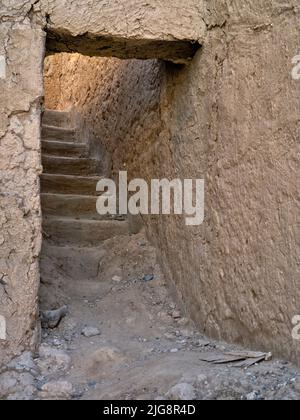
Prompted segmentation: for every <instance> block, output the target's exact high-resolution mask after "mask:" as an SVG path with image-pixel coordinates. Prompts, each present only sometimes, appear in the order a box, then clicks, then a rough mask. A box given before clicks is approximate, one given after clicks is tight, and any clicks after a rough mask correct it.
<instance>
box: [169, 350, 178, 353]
mask: <svg viewBox="0 0 300 420" xmlns="http://www.w3.org/2000/svg"><path fill="white" fill-rule="evenodd" d="M178 352H179V350H178V349H171V350H170V353H178Z"/></svg>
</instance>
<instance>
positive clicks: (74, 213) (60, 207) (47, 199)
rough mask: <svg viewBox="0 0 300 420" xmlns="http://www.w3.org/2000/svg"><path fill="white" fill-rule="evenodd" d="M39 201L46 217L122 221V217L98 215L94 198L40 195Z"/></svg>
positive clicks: (68, 195)
mask: <svg viewBox="0 0 300 420" xmlns="http://www.w3.org/2000/svg"><path fill="white" fill-rule="evenodd" d="M41 200H42V209H43V214H44V215H47V216H57V217H59V216H63V217H73V218H76V219H90V220H124V217H122V216H119V215H100V214H98V213H97V209H96V203H97V197H96V196H90V195H76V194H50V193H42V194H41Z"/></svg>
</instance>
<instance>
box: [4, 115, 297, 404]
mask: <svg viewBox="0 0 300 420" xmlns="http://www.w3.org/2000/svg"><path fill="white" fill-rule="evenodd" d="M45 122H46V123H47V124H45ZM77 140H78V139H76V132H75V130H74V129H72V128H70V127H68V115H67V114H66V113H61V114H58V113H57V112H56V113H55V112H54V113H48V114H47V115H46V118H45V119H44V127H43V164H44V174H43V177H42V207H43V216H44V225H43V232H44V244H43V252H42V259H41V291H40V299H41V309H42V313H41V315H42V323H43V330H42V345H41V347H40V349H39V353H38V354H37V355H32V354H30V353H25V354H24V355H23V356H21V357H20V358H18V359H16V360H15V361H13V362H12V363H11V364H10V365H9V366H8V367H7V368H6V369H5V371H4V372H3V373H2V375H1V376H0V378H1V380H0V398H2V399H112V400H115V399H127V400H136V399H157V400H159V399H170V400H186V399H201V400H202V399H245V400H247V399H248V400H256V399H277V398H278V399H299V397H300V372H299V370H296V369H295V368H294V367H293V366H292V365H290V364H288V363H285V362H280V361H272V360H269V358H270V355H267V356H266V359H267V361H263V362H262V363H260V364H254V365H253V366H249V367H248V368H245V364H244V363H245V362H244V361H243V363H242V364H240V365H236V364H235V362H234V359H237V360H236V361H238V359H239V358H238V357H237V356H236V355H237V352H241V351H242V350H241V349H239V348H235V347H234V346H228V345H226V344H224V343H220V342H215V341H213V340H209V339H207V338H206V337H203V336H202V335H201V334H200V333H199V332H198V331H197V330H196V329H195V326H194V325H193V324H192V322H191V321H190V320H189V319H188V318H187V317H186V315H185V314H183V313H182V312H181V311H180V310H179V309H178V307H177V306H176V304H175V303H174V301H173V300H172V298H171V296H170V293H169V291H168V289H167V285H166V283H165V280H164V276H163V274H162V272H161V270H160V267H159V265H158V264H157V260H156V253H155V250H154V248H153V247H151V246H150V244H149V243H148V241H147V240H146V238H145V235H144V233H143V232H141V233H139V234H137V235H131V234H130V233H129V229H128V224H127V222H126V220H124V219H123V220H112V219H107V218H106V219H103V218H102V219H101V217H100V216H97V214H96V211H95V207H96V196H95V191H96V183H97V180H98V179H99V175H98V176H97V174H99V172H100V171H101V164H100V162H98V161H91V160H90V159H89V156H88V150H87V147H86V145H85V144H82V143H80V142H78V141H77ZM58 308H62V309H61V312H57V313H54V314H53V313H48V312H46V310H53V309H58ZM55 316H56V317H55ZM56 324H57V325H56ZM49 327H51V328H49ZM53 327H55V328H53ZM228 352H235V353H234V355H235V356H233V357H232V363H231V364H230V363H224V360H223V359H224V358H225V359H226V358H227V359H228V357H229V355H228ZM243 352H244V351H243ZM231 356H232V355H231ZM252 356H253V354H252ZM257 358H261V356H260V357H259V354H258V355H257ZM240 359H243V357H240ZM249 360H250V361H251V358H250V359H249V358H248V361H249ZM213 361H219V362H221V363H220V364H213V363H211V362H213ZM227 361H228V360H227Z"/></svg>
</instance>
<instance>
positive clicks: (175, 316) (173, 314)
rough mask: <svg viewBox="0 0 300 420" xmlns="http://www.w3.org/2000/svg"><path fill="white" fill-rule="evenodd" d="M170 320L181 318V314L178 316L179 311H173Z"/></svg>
mask: <svg viewBox="0 0 300 420" xmlns="http://www.w3.org/2000/svg"><path fill="white" fill-rule="evenodd" d="M172 318H174V319H179V318H181V314H180V312H179V311H173V312H172Z"/></svg>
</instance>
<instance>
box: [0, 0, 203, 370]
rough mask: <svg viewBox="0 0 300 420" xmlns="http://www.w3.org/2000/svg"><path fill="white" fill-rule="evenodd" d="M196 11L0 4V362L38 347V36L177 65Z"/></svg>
mask: <svg viewBox="0 0 300 420" xmlns="http://www.w3.org/2000/svg"><path fill="white" fill-rule="evenodd" d="M200 5H201V4H200ZM173 6H176V8H175V7H173ZM198 7H199V2H198V0H197V1H196V0H190V1H187V2H185V4H184V5H182V4H181V3H180V2H179V1H176V3H175V4H174V2H172V7H170V3H168V2H163V1H158V0H153V2H151V6H149V4H148V2H145V1H142V0H135V1H129V2H128V1H123V0H122V1H119V2H116V1H115V0H108V1H107V0H105V1H104V0H103V1H102V0H101V1H99V0H97V1H72V2H69V1H62V0H40V1H39V0H38V1H36V0H12V1H11V0H9V1H7V0H2V1H0V67H1V68H0V174H1V178H0V200H1V201H0V210H1V212H0V223H1V230H0V321H1V322H2V321H3V319H4V320H5V321H6V332H7V334H6V337H4V338H3V336H2V335H1V338H0V360H1V362H3V363H5V361H6V359H7V358H9V357H12V356H14V355H15V354H17V353H20V352H21V351H22V350H24V349H25V348H29V347H31V348H32V347H34V346H35V344H37V342H38V337H37V336H38V316H37V315H38V307H37V292H38V286H39V267H38V255H39V252H40V242H41V216H40V199H39V174H40V172H41V164H40V110H41V100H42V97H43V78H42V62H43V59H44V49H45V41H46V38H45V30H47V32H48V34H49V35H50V36H49V39H52V47H53V49H55V48H56V44H57V41H61V37H60V36H61V35H63V37H64V39H65V41H66V42H67V43H70V47H69V48H68V50H69V49H70V48H71V46H72V44H74V45H75V47H76V48H80V49H81V52H84V53H85V54H89V53H92V54H95V53H97V54H99V55H102V53H103V48H105V49H106V51H107V54H108V55H109V54H110V55H111V54H114V55H116V56H122V57H123V58H125V57H131V56H132V55H133V56H136V57H137V58H148V57H152V56H153V50H154V49H155V54H156V55H157V56H158V57H161V58H167V59H174V61H178V60H179V61H181V60H184V61H185V60H186V59H190V58H192V56H193V55H194V54H195V51H196V50H197V49H198V42H199V41H201V36H202V35H203V33H204V29H205V25H204V24H203V21H202V20H201V16H200V15H199V13H196V12H197V11H198ZM177 13H178V14H179V15H181V17H182V22H180V23H179V24H178V22H176V20H175V19H174V18H175V16H176V14H177ZM53 39H54V40H53ZM95 39H97V45H98V47H99V51H97V52H96V51H95V50H93V48H98V47H97V45H95ZM82 40H85V46H86V49H85V50H84V51H82ZM65 47H67V45H64V48H65ZM100 47H101V48H100ZM49 48H50V47H49ZM71 49H72V48H71ZM91 49H92V50H91ZM124 51H125V52H124ZM172 51H173V54H172ZM2 331H3V325H1V333H2Z"/></svg>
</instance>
